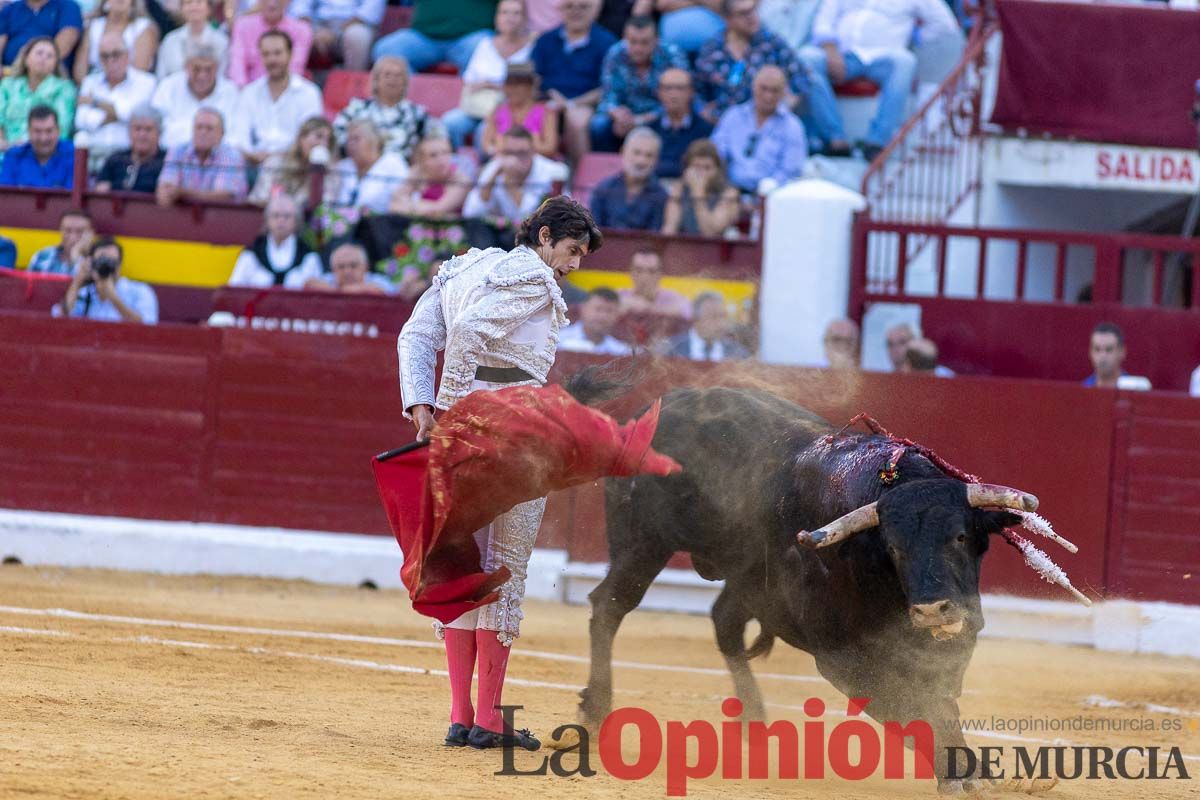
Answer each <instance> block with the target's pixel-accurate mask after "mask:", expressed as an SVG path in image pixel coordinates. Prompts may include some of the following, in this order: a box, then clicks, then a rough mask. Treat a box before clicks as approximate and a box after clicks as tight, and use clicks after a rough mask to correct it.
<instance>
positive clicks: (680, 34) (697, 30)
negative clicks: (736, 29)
mask: <svg viewBox="0 0 1200 800" xmlns="http://www.w3.org/2000/svg"><path fill="white" fill-rule="evenodd" d="M654 9H655V11H658V12H659V13H660V14H661V15H662V19H661V21H660V22H659V25H660V26H661V29H662V38H663V41H665V42H670V43H671V44H673V45H675V46H676V47H679V48H682V49H683V51H684V52H685V53H687V54H688V55H689V56H694V55H695V54H696V53H697V52H699V50H700V48H701V46H702V45H703V44H704V43H705V42H707V41H710V40H712V39H717V38H720V36H721V34H723V33H724V32H725V20H724V19H723V18H722V17H721V15H720V14H719V13H717V12H719V11H720V9H721V3H720V0H655V3H654Z"/></svg>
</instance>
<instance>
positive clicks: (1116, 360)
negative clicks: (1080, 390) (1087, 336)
mask: <svg viewBox="0 0 1200 800" xmlns="http://www.w3.org/2000/svg"><path fill="white" fill-rule="evenodd" d="M1088 356H1089V357H1090V358H1091V360H1092V374H1091V375H1089V376H1088V377H1087V378H1085V379H1084V381H1083V385H1084V386H1096V387H1099V388H1103V389H1115V388H1117V381H1118V380H1120V379H1121V378H1122V377H1124V376H1125V375H1126V373H1125V370H1123V369H1122V365H1123V364H1124V363H1125V334H1124V333H1123V332H1122V331H1121V328H1120V327H1118V326H1117V325H1115V324H1114V323H1112V322H1101V323H1100V324H1099V325H1097V326H1096V327H1095V328H1093V329H1092V338H1091V342H1090V346H1089V348H1088Z"/></svg>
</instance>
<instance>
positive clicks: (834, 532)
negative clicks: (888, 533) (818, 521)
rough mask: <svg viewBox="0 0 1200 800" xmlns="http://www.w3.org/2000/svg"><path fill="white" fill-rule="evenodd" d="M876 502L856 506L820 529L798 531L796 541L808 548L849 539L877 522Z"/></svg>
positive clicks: (877, 510)
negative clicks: (859, 506) (860, 506)
mask: <svg viewBox="0 0 1200 800" xmlns="http://www.w3.org/2000/svg"><path fill="white" fill-rule="evenodd" d="M877 506H878V503H871V504H870V505H867V506H863V507H862V508H856V509H854V510H853V511H851V512H850V513H849V514H846V515H844V516H841V517H838V518H837V519H835V520H834V521H833V522H831V523H829V524H828V525H826V526H824V527H823V528H821V529H820V530H817V531H813V532H812V533H809V532H808V531H800V532H799V533H797V534H796V542H797V543H799V544H800V546H801V547H807V548H809V549H810V550H811V549H813V548H817V547H829V546H830V545H831V544H837V543H838V542H841V541H844V540H846V539H849V538H850V537H851V536H853V535H854V534H856V533H859V532H861V531H865V530H866V529H867V528H874V527H875V526H876V525H878V524H879V509H878V508H877Z"/></svg>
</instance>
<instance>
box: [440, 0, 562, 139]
mask: <svg viewBox="0 0 1200 800" xmlns="http://www.w3.org/2000/svg"><path fill="white" fill-rule="evenodd" d="M495 25H496V33H495V35H491V36H485V37H484V38H483V39H481V40H480V42H479V44H477V45H476V46H475V52H474V53H472V54H471V60H470V61H468V62H467V68H466V70H464V71H463V74H462V79H463V90H462V98H461V100H460V101H459V104H458V108H455V109H452V110H450V111H447V112H446V113H445V114H444V115H442V124H443V125H445V126H446V130H447V131H449V133H450V141H451V142H453V143H454V146H455V147H456V148H457V147H462V146H463V143H464V142H466V139H467V137H468V136H469V135H470V134H472V133H474V132H475V131H476V130H478V128H479V126H480V125H481V124H482V123H483V121H484V120H485V119H487V118H488V117H490V116H491V114H492V112H493V111H495V110H496V108H497V107H499V105H500V103H502V102H503V101H504V92H503V89H504V81H505V78H506V77H507V75H508V68H509V66H510V65H513V64H524V63H526V62H528V61H529V54H530V53H531V52H533V35H532V34H531V33H530V32H529V24H528V22H527V20H526V19H525V4H524V3H523V2H522V1H521V0H500V2H499V3H497V4H496V20H495ZM531 73H532V68H531ZM531 102H532V100H531ZM526 127H529V126H526ZM532 130H533V129H532V128H530V131H531V132H532ZM535 135H536V134H535ZM556 138H557V137H556ZM476 144H478V142H477V143H476ZM555 144H557V141H556V142H555ZM539 152H540V151H539Z"/></svg>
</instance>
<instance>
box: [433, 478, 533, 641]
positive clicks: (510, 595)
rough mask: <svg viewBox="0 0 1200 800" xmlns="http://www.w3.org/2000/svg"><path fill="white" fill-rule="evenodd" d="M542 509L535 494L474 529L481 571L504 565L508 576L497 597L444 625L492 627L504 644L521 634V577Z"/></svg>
mask: <svg viewBox="0 0 1200 800" xmlns="http://www.w3.org/2000/svg"><path fill="white" fill-rule="evenodd" d="M545 510H546V498H544V497H539V498H538V499H537V500H530V501H529V502H527V503H520V504H518V505H516V506H513V508H512V509H511V510H509V511H506V512H505V513H503V514H501V515H500V516H498V517H496V518H495V519H494V520H492V523H491V524H490V525H488V526H487V527H486V528H481V529H480V530H478V531H476V532H475V541H476V543H477V544H478V545H479V553H480V559H479V560H480V564H479V565H480V567H482V568H483V570H484V571H485V572H495V571H496V570H497V569H499V568H500V567H501V566H502V565H503V566H505V567H508V570H509V572H511V573H512V577H510V578H509V579H508V580H507V581H505V582H504V583H503V584H502V585H501V586H500V597H499V599H498V600H496V602H494V603H489V604H488V605H486V606H483V607H482V608H476V609H473V610H471V611H468V612H467V613H465V614H463V615H462V616H461V617H459V618H458V619H456V620H454V621H453V622H450V623H449V624H447V625H446V626H445V627H447V628H458V629H460V630H475V629H476V628H482V629H484V630H488V631H496V638H497V639H499V640H500V642H501V643H502V644H503V645H505V646H506V647H508V646H511V645H512V642H513V639H515V638H517V637H518V636H520V635H521V620H522V619H524V617H525V613H524V612H523V611H522V610H521V600H522V599H524V597H525V577H526V575H527V573H528V569H529V557H530V555H532V554H533V543H534V542H535V541H536V540H537V535H538V529H539V528H540V527H541V524H542V512H544V511H545ZM433 627H434V629H435V630H436V631H437V635H438V638H439V639H440V638H442V637H443V633H442V625H441V623H439V622H435V623H434V625H433Z"/></svg>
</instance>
